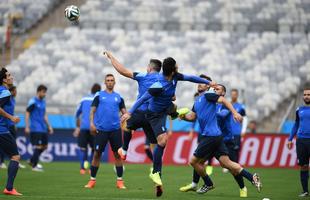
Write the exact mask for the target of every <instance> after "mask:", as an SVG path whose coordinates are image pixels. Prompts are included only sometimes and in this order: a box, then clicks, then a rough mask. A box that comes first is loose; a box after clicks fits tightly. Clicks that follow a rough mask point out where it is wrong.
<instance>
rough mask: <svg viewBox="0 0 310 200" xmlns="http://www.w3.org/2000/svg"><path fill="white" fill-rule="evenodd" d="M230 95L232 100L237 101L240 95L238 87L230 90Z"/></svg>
mask: <svg viewBox="0 0 310 200" xmlns="http://www.w3.org/2000/svg"><path fill="white" fill-rule="evenodd" d="M230 97H231V101H232V102H237V101H238V97H239V91H238V89H232V90H231V91H230Z"/></svg>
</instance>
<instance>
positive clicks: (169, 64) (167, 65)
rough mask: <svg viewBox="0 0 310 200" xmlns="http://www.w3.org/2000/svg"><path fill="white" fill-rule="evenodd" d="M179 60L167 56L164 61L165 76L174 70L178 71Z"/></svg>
mask: <svg viewBox="0 0 310 200" xmlns="http://www.w3.org/2000/svg"><path fill="white" fill-rule="evenodd" d="M176 64H177V62H176V61H175V60H174V59H173V58H171V57H168V58H165V59H164V62H163V74H164V76H170V75H171V74H172V73H173V72H175V71H176Z"/></svg>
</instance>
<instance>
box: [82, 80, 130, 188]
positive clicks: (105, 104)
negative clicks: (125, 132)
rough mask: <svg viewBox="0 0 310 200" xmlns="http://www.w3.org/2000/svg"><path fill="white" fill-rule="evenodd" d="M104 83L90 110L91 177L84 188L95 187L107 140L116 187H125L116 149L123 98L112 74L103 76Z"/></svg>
mask: <svg viewBox="0 0 310 200" xmlns="http://www.w3.org/2000/svg"><path fill="white" fill-rule="evenodd" d="M105 85H106V89H105V90H104V91H100V92H97V94H96V95H95V98H94V100H93V102H92V105H91V110H90V131H91V132H93V133H95V144H94V146H95V152H94V156H93V160H92V163H91V167H90V174H91V177H90V180H89V182H88V183H87V185H85V188H94V187H95V185H96V175H97V172H98V169H99V165H100V158H101V155H102V152H103V151H104V149H105V147H106V144H107V142H109V143H110V146H111V149H112V151H113V153H114V157H115V168H116V174H117V180H116V187H117V188H118V189H126V187H125V185H124V182H123V178H122V177H123V163H122V159H121V158H120V156H119V155H118V153H117V150H118V149H119V148H120V147H121V146H122V132H121V126H120V116H119V112H121V113H122V114H124V113H126V112H127V111H126V108H125V103H124V100H123V98H122V97H121V96H120V94H118V93H116V92H114V86H115V78H114V76H113V74H107V75H106V76H105Z"/></svg>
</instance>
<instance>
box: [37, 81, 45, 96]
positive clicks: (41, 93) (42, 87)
mask: <svg viewBox="0 0 310 200" xmlns="http://www.w3.org/2000/svg"><path fill="white" fill-rule="evenodd" d="M46 92H47V87H46V86H45V85H42V84H41V85H39V86H38V87H37V96H38V97H39V99H44V98H45V96H46Z"/></svg>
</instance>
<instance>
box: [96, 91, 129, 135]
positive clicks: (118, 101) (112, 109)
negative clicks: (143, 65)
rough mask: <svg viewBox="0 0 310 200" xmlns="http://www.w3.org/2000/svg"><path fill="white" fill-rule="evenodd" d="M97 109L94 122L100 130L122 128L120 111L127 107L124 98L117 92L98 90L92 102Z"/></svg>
mask: <svg viewBox="0 0 310 200" xmlns="http://www.w3.org/2000/svg"><path fill="white" fill-rule="evenodd" d="M91 106H92V107H93V106H94V107H96V108H97V110H96V112H95V116H94V124H95V126H96V128H97V130H99V131H115V130H118V129H120V116H119V112H120V110H121V109H123V108H125V103H124V99H123V98H122V97H121V96H120V95H119V94H118V93H116V92H112V93H108V92H106V91H100V92H97V93H96V95H95V98H94V100H93V102H92V105H91Z"/></svg>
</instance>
